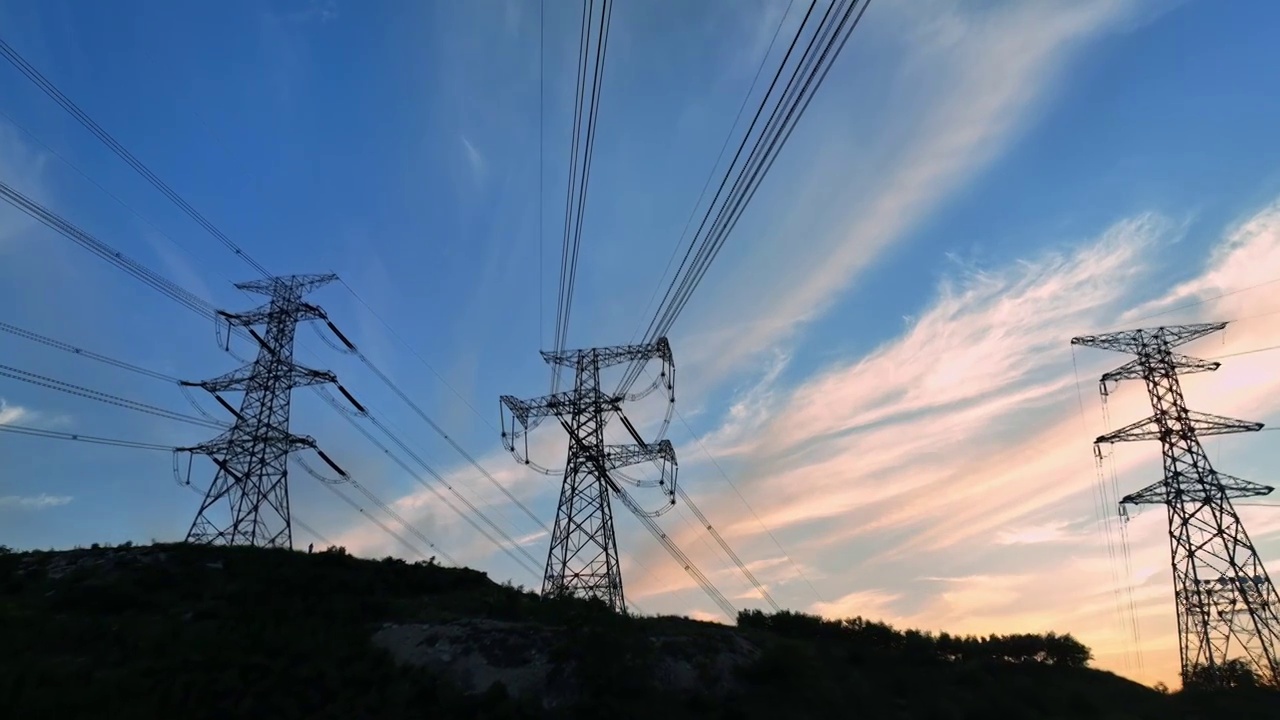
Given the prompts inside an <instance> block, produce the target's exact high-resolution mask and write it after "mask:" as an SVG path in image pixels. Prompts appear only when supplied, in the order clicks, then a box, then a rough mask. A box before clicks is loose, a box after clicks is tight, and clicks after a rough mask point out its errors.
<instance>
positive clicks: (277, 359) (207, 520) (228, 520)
mask: <svg viewBox="0 0 1280 720" xmlns="http://www.w3.org/2000/svg"><path fill="white" fill-rule="evenodd" d="M336 279H337V276H336V275H290V276H283V277H274V278H267V279H265V280H254V281H252V282H245V283H239V284H238V285H236V287H237V288H240V289H241V290H245V291H248V292H254V293H259V294H262V295H266V296H268V297H269V298H271V299H270V300H269V301H268V302H267V303H266V304H265V305H263V306H261V307H259V308H257V309H255V310H250V311H249V312H245V313H239V314H231V313H227V312H222V311H219V312H218V315H219V316H220V317H221V318H222V319H223V320H225V321H226V323H227V326H228V330H230V328H231V327H232V326H238V327H242V328H245V329H246V330H247V331H248V332H249V334H250V335H252V336H253V338H254V339H255V340H257V341H258V344H259V348H258V356H257V358H256V359H255V360H254V361H253V362H252V363H249V364H247V365H244V366H243V367H240V368H238V369H236V370H233V371H231V372H229V373H227V374H226V375H223V376H221V377H217V378H214V379H212V380H206V381H204V382H199V383H185V384H187V385H191V386H196V387H201V388H204V389H205V390H207V391H209V392H210V393H212V394H213V395H214V397H215V398H217V400H218V402H220V403H222V405H223V406H224V407H226V408H227V409H228V410H230V411H231V412H232V413H233V414H234V415H235V423H234V424H233V425H232V427H231V429H230V430H228V431H227V432H225V433H223V434H222V435H219V436H218V437H216V438H214V439H213V440H210V441H209V442H206V443H203V444H201V445H197V446H195V447H191V448H184V449H185V450H187V451H189V452H191V453H193V454H201V455H208V456H209V457H210V458H211V459H212V460H213V462H214V464H215V465H217V467H218V470H217V473H216V474H215V476H214V478H213V482H212V483H211V484H210V485H209V490H208V492H207V493H205V497H204V501H203V502H202V503H201V504H200V510H199V512H197V513H196V518H195V520H194V521H193V522H192V523H191V529H190V530H188V531H187V542H190V543H197V544H206V545H252V546H255V547H285V548H292V547H293V529H292V524H291V522H290V517H289V485H288V479H289V472H288V461H289V453H291V452H293V451H294V450H298V449H301V448H315V447H316V442H315V440H314V439H312V438H309V437H305V436H301V435H294V434H292V433H290V432H289V399H290V394H291V391H292V390H293V388H295V387H302V386H305V385H317V384H320V383H332V382H337V378H336V377H335V376H334V375H333V373H330V372H326V371H322V370H311V369H309V368H305V367H302V366H300V365H297V364H295V363H294V362H293V339H294V332H295V331H296V329H297V326H298V323H299V322H302V321H305V320H321V319H325V313H324V311H323V310H321V309H320V308H319V307H316V306H315V305H311V304H309V303H306V302H303V300H302V297H303V295H305V294H306V293H308V292H310V291H311V290H314V289H316V288H318V287H320V286H321V285H324V284H326V283H329V282H332V281H333V280H336ZM257 325H265V326H266V329H265V331H264V334H259V333H258V331H257V330H255V329H254V326H257ZM230 336H231V333H230V332H228V333H227V341H228V342H229V341H230ZM229 390H232V391H234V390H239V391H243V392H244V399H243V400H242V401H241V403H240V409H239V410H236V409H235V408H233V407H231V405H230V404H229V403H227V401H225V400H223V399H222V397H221V396H220V395H218V393H221V392H225V391H229Z"/></svg>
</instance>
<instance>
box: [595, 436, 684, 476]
mask: <svg viewBox="0 0 1280 720" xmlns="http://www.w3.org/2000/svg"><path fill="white" fill-rule="evenodd" d="M655 460H661V461H663V463H664V468H663V473H662V474H663V477H664V480H665V479H666V475H667V472H666V467H665V466H666V465H670V467H671V468H672V469H673V474H672V478H674V477H675V476H674V468H675V467H676V450H675V448H674V447H673V446H672V445H671V441H670V440H660V441H658V442H656V443H653V444H652V445H636V444H631V443H629V444H626V445H606V446H605V449H604V464H605V467H606V468H607V469H609V470H616V469H618V468H622V467H627V466H628V465H639V464H640V463H644V462H653V461H655Z"/></svg>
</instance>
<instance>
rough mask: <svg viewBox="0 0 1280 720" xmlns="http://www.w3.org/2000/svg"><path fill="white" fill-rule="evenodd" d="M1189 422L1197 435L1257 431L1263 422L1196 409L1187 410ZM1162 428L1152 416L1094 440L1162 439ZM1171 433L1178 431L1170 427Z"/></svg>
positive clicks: (1104, 441)
mask: <svg viewBox="0 0 1280 720" xmlns="http://www.w3.org/2000/svg"><path fill="white" fill-rule="evenodd" d="M1187 424H1189V425H1190V429H1192V430H1194V431H1195V434H1196V435H1197V436H1210V435H1230V434H1231V433H1241V432H1256V431H1258V430H1261V429H1262V427H1263V423H1260V422H1247V421H1245V420H1236V419H1234V418H1229V417H1222V416H1221V415H1210V414H1209V413H1202V412H1196V411H1194V410H1188V411H1187ZM1162 432H1163V431H1162V430H1161V427H1160V423H1159V420H1158V418H1157V417H1156V416H1154V415H1153V416H1151V417H1149V418H1146V419H1144V420H1139V421H1138V422H1136V423H1132V424H1130V425H1126V426H1124V427H1122V428H1120V429H1118V430H1113V431H1112V432H1109V433H1107V434H1106V435H1099V436H1098V439H1096V440H1094V441H1093V442H1094V444H1103V443H1108V444H1109V443H1118V442H1136V441H1139V440H1160V439H1161V438H1162V437H1164V435H1162V434H1161V433H1162ZM1168 432H1169V433H1171V434H1172V433H1174V432H1176V430H1175V429H1173V428H1170V429H1169V430H1168Z"/></svg>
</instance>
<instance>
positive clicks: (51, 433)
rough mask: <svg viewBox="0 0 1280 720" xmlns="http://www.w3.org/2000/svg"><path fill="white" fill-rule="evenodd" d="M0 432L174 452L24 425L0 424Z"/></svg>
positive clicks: (157, 446) (168, 447)
mask: <svg viewBox="0 0 1280 720" xmlns="http://www.w3.org/2000/svg"><path fill="white" fill-rule="evenodd" d="M0 432H7V433H13V434H15V435H30V436H33V437H40V438H47V439H51V440H71V441H75V442H83V443H90V444H93V445H111V446H114V447H122V448H132V449H134V450H154V451H157V452H173V451H174V450H175V448H174V447H173V446H172V445H160V444H157V443H149V442H140V441H137V440H121V439H119V438H105V437H98V436H96V435H81V434H80V433H69V432H62V431H59V430H48V429H45V428H34V427H28V426H25V425H15V424H13V423H0Z"/></svg>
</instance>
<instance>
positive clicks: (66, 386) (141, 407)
mask: <svg viewBox="0 0 1280 720" xmlns="http://www.w3.org/2000/svg"><path fill="white" fill-rule="evenodd" d="M0 376H4V377H7V378H9V379H11V380H19V381H21V382H25V383H29V384H31V385H37V386H40V387H43V388H47V389H50V390H57V391H58V392H63V393H67V394H69V395H77V396H79V397H83V398H87V399H89V400H96V401H98V402H101V403H106V404H108V405H115V406H116V407H121V408H124V409H126V410H133V411H135V412H141V413H147V414H149V415H155V416H157V417H161V418H164V419H166V420H175V421H178V422H185V423H189V424H191V425H199V426H201V427H206V428H213V429H217V430H221V429H224V428H225V427H226V426H225V424H223V423H219V422H214V421H210V420H206V419H203V418H198V417H193V416H191V415H184V414H182V413H179V412H174V411H173V410H166V409H164V408H162V407H158V406H156V405H151V404H148V403H144V402H139V401H137V400H130V399H128V398H124V397H120V396H119V395H112V394H110V393H105V392H101V391H99V390H91V389H89V388H87V387H84V386H82V385H76V384H73V383H69V382H66V381H64V380H57V379H54V378H51V377H48V376H45V375H40V374H38V373H33V372H29V371H26V370H20V369H18V368H15V367H11V366H9V365H0Z"/></svg>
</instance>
